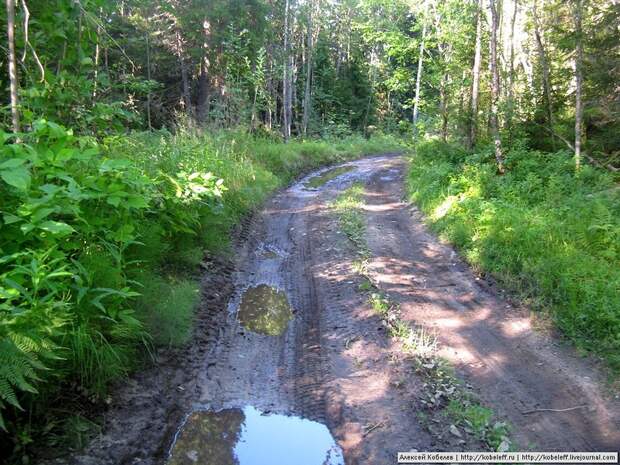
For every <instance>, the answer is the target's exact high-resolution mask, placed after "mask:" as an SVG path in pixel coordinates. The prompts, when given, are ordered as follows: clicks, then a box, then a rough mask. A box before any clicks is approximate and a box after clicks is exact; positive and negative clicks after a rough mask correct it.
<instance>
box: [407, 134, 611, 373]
mask: <svg viewBox="0 0 620 465" xmlns="http://www.w3.org/2000/svg"><path fill="white" fill-rule="evenodd" d="M409 192H410V195H411V199H412V200H413V201H414V202H416V204H417V205H419V206H420V208H421V209H422V210H423V212H424V213H426V215H427V218H428V222H429V224H430V226H431V227H432V229H433V230H434V231H436V232H438V233H439V234H440V235H441V236H442V237H443V238H445V239H446V240H448V241H450V242H452V243H453V244H454V245H455V246H456V247H457V248H458V249H459V250H460V251H461V253H462V255H463V256H464V257H465V258H466V259H467V261H468V262H469V263H470V264H471V265H472V266H473V267H474V268H475V269H477V270H478V271H479V272H481V273H486V274H488V275H490V276H492V277H493V278H495V279H496V280H497V281H498V282H499V283H500V284H501V286H502V287H504V288H506V289H509V290H511V291H513V292H514V293H516V294H517V295H518V296H519V297H520V298H521V299H522V300H523V301H524V302H525V303H526V304H528V306H529V307H530V308H531V309H533V310H538V311H544V312H546V314H548V315H550V316H551V317H552V319H553V320H554V321H555V322H556V323H557V326H558V327H559V328H560V329H561V330H562V332H563V334H564V335H566V337H568V338H569V339H571V340H572V341H573V342H574V343H575V344H576V346H577V347H578V348H580V349H583V350H586V351H590V352H593V353H595V354H597V355H599V356H601V357H603V358H604V359H605V360H606V361H607V362H608V365H609V366H610V367H612V368H613V369H614V370H616V371H617V370H618V369H620V266H618V264H619V263H620V190H619V189H618V187H617V184H616V183H615V180H614V177H613V176H612V174H610V173H606V172H605V171H603V170H601V169H598V168H594V167H590V166H584V167H583V168H582V169H581V170H580V172H579V173H575V170H574V161H573V159H572V156H571V154H570V153H568V152H567V151H559V152H554V153H545V152H538V151H532V150H528V149H526V148H523V147H518V146H515V147H514V148H512V149H511V150H509V151H508V152H507V153H506V174H505V175H504V176H497V175H496V166H495V164H494V160H493V155H492V152H491V150H490V149H481V150H475V151H471V152H470V151H466V150H464V149H462V148H459V147H458V146H455V145H448V144H445V143H443V142H440V141H428V142H425V143H422V144H420V145H418V146H417V147H416V149H415V155H414V156H413V158H412V162H411V168H410V174H409Z"/></svg>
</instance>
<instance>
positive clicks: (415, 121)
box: [413, 2, 428, 138]
mask: <svg viewBox="0 0 620 465" xmlns="http://www.w3.org/2000/svg"><path fill="white" fill-rule="evenodd" d="M427 9H428V3H427V2H424V8H423V11H424V13H423V15H422V37H421V38H420V49H419V50H418V70H417V74H416V79H415V97H414V102H413V137H414V138H415V137H417V135H418V113H419V108H420V85H421V83H422V67H423V66H424V47H425V41H426V23H427V21H426V12H427Z"/></svg>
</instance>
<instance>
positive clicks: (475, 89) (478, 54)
mask: <svg viewBox="0 0 620 465" xmlns="http://www.w3.org/2000/svg"><path fill="white" fill-rule="evenodd" d="M476 10H477V11H476V45H475V48H474V65H473V68H472V72H471V74H472V81H471V105H470V116H469V137H468V140H467V145H468V146H469V148H470V149H471V148H473V147H474V145H476V136H477V134H478V94H479V89H480V68H481V66H482V0H478V8H477V9H476Z"/></svg>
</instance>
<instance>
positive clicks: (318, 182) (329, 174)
mask: <svg viewBox="0 0 620 465" xmlns="http://www.w3.org/2000/svg"><path fill="white" fill-rule="evenodd" d="M353 168H354V167H353V166H339V167H337V168H332V169H331V170H327V171H325V172H324V173H322V174H319V175H318V176H313V177H312V178H310V179H309V180H308V181H306V182H305V183H304V187H305V188H307V189H318V188H319V187H321V186H324V185H325V184H327V183H328V182H329V181H331V180H332V179H335V178H337V177H338V176H340V175H341V174H344V173H347V172H349V171H351V170H352V169H353Z"/></svg>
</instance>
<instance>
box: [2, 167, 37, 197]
mask: <svg viewBox="0 0 620 465" xmlns="http://www.w3.org/2000/svg"><path fill="white" fill-rule="evenodd" d="M0 177H1V178H2V180H3V181H4V182H6V183H7V184H9V185H10V186H13V187H15V188H17V189H19V190H21V191H25V190H28V187H30V171H29V170H28V169H27V168H24V167H21V166H20V167H16V168H13V169H10V170H3V171H0Z"/></svg>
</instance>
